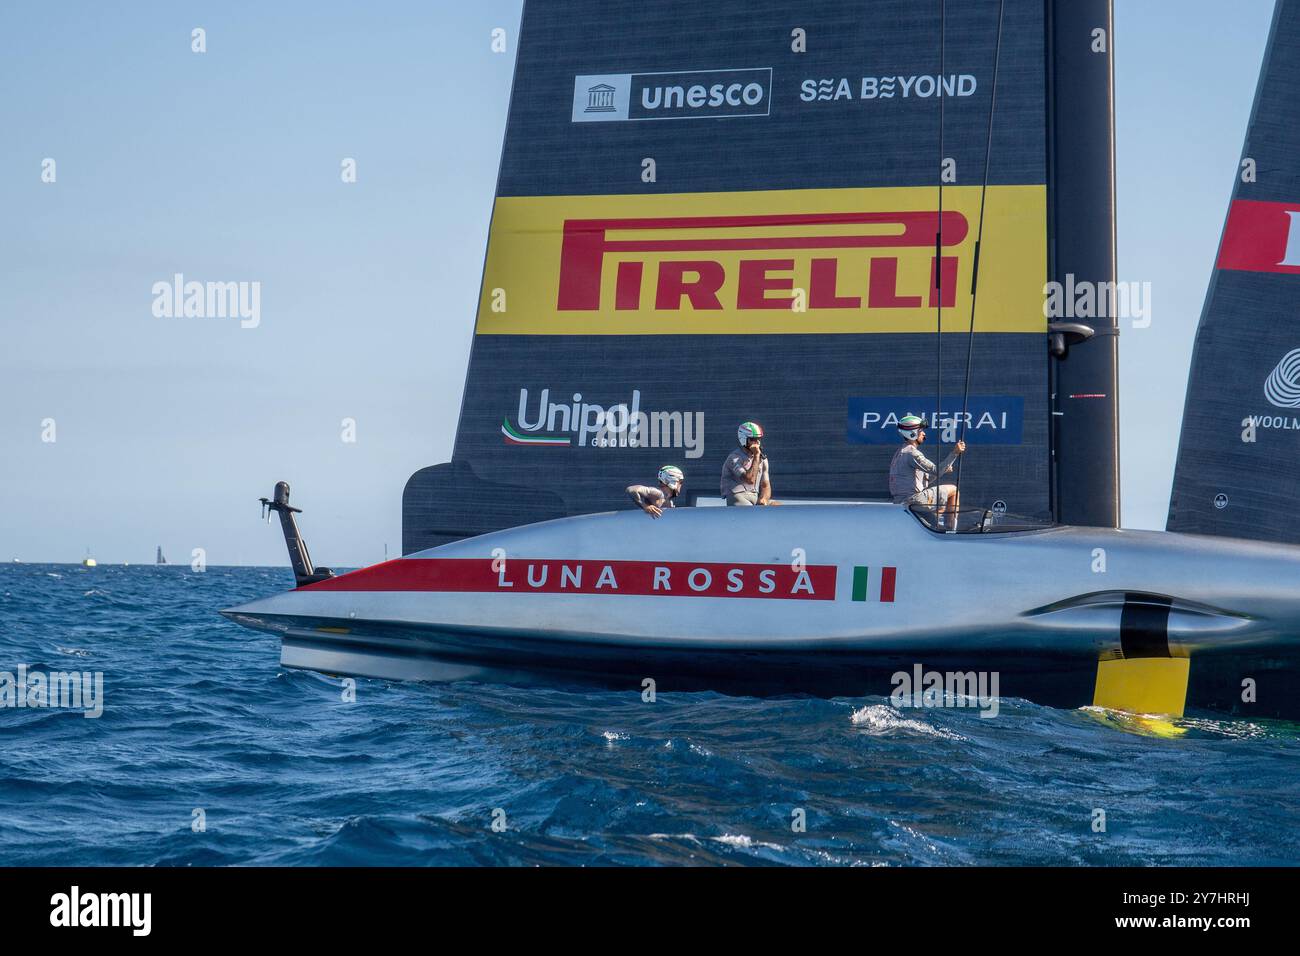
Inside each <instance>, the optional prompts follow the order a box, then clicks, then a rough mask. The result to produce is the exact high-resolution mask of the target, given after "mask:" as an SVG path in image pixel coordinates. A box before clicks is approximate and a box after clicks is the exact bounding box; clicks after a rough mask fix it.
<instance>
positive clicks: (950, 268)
mask: <svg viewBox="0 0 1300 956" xmlns="http://www.w3.org/2000/svg"><path fill="white" fill-rule="evenodd" d="M938 198H939V197H938V191H937V190H936V189H935V188H934V187H895V188H881V189H791V190H770V191H758V192H731V193H678V194H669V195H655V196H502V197H498V198H497V200H496V207H495V211H494V213H493V217H492V231H491V236H490V238H489V242H488V253H487V267H486V270H485V273H484V281H483V296H482V300H481V301H480V303H479V312H478V325H477V329H476V331H477V332H478V334H480V335H655V334H683V333H685V334H691V333H694V334H701V335H726V334H734V333H745V334H756V333H759V334H798V333H860V332H933V331H934V329H935V314H936V306H937V305H938V304H939V303H940V302H942V304H943V330H944V331H945V332H965V331H966V330H967V329H968V327H969V323H970V321H971V272H972V269H973V264H974V253H975V241H976V235H977V233H978V231H979V225H980V188H979V187H978V186H949V187H946V188H945V189H944V191H943V213H942V219H941V218H940V213H939V206H938ZM1046 216H1047V212H1046V189H1045V187H1043V186H1041V185H1037V186H1034V185H1030V186H990V187H989V188H988V194H987V198H986V201H985V209H984V231H983V241H982V243H981V254H980V267H979V268H980V275H979V307H978V312H977V313H976V315H975V331H976V332H1043V331H1045V329H1046V319H1045V318H1044V315H1043V283H1044V281H1045V277H1046V272H1047V240H1046V236H1047V221H1046ZM941 224H942V230H940V225H941ZM940 231H941V232H942V253H941V255H939V256H936V252H935V248H936V247H935V243H936V234H938V233H940ZM937 262H941V265H939V266H938V267H937V268H936V265H937ZM936 276H937V279H938V282H937V285H938V288H936Z"/></svg>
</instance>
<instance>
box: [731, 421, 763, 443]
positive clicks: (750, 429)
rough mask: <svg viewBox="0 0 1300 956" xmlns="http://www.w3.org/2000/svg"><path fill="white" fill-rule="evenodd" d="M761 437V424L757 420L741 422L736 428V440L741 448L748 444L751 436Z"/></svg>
mask: <svg viewBox="0 0 1300 956" xmlns="http://www.w3.org/2000/svg"><path fill="white" fill-rule="evenodd" d="M762 437H763V426H762V425H760V424H759V423H758V422H741V423H740V427H739V428H737V429H736V440H737V441H739V442H740V447H741V448H744V447H745V446H746V445H747V444H749V440H750V439H751V438H762Z"/></svg>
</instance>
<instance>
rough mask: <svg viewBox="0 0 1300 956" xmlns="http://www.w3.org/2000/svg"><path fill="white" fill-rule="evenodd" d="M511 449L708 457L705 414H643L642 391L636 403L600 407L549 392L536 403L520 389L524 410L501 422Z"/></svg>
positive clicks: (637, 392)
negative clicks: (672, 451) (663, 451)
mask: <svg viewBox="0 0 1300 956" xmlns="http://www.w3.org/2000/svg"><path fill="white" fill-rule="evenodd" d="M501 434H502V435H503V436H504V437H505V442H506V444H507V445H542V446H548V447H560V448H568V447H573V446H575V445H576V446H577V447H579V448H586V447H592V448H680V449H684V452H685V457H686V458H690V459H694V458H699V457H700V456H702V455H703V454H704V412H701V411H681V410H673V411H667V410H662V411H643V410H642V408H641V391H640V390H639V389H633V390H632V400H631V401H630V402H618V403H615V404H613V405H609V406H605V405H598V404H595V403H592V402H587V401H584V400H583V397H582V393H581V392H574V393H573V398H572V400H571V401H570V400H568V397H567V395H566V396H565V400H563V401H559V402H553V401H551V390H550V389H549V388H543V389H542V390H541V392H540V393H538V395H537V398H536V399H535V404H534V401H533V400H530V398H529V394H528V389H526V388H521V389H520V390H519V408H518V414H517V415H516V416H515V420H514V421H513V422H512V421H511V420H510V418H509V416H507V417H506V418H505V419H504V420H503V421H502V423H501Z"/></svg>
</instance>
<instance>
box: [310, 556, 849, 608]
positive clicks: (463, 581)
mask: <svg viewBox="0 0 1300 956" xmlns="http://www.w3.org/2000/svg"><path fill="white" fill-rule="evenodd" d="M835 587H836V567H835V565H833V564H820V565H818V564H803V565H800V566H798V567H795V566H793V565H790V564H747V563H739V562H697V561H601V560H594V559H592V560H588V559H564V558H524V557H518V558H511V557H506V558H398V559H396V560H394V561H386V562H384V563H383V564H376V565H374V566H373V567H369V568H362V569H361V570H359V571H353V572H351V573H350V574H344V575H341V576H339V577H337V578H329V579H327V580H325V581H320V582H317V583H316V584H310V585H307V586H306V588H305V589H306V590H313V591H442V592H477V593H497V594H592V595H596V594H610V595H620V594H622V595H642V596H644V595H649V596H657V597H716V598H759V599H768V600H796V601H833V600H835Z"/></svg>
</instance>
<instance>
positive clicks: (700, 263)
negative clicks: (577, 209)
mask: <svg viewBox="0 0 1300 956" xmlns="http://www.w3.org/2000/svg"><path fill="white" fill-rule="evenodd" d="M941 223H942V226H941ZM846 225H847V226H852V227H856V228H857V234H855V235H854V234H845V233H843V232H840V231H838V230H835V231H832V229H831V227H839V226H846ZM941 228H942V235H943V246H944V247H949V248H950V247H952V246H956V245H958V244H960V243H961V241H962V240H963V239H965V238H966V235H967V233H968V232H969V223H968V222H967V220H966V217H965V216H963V215H962V214H961V213H959V212H952V211H948V212H944V213H943V215H942V219H941V217H940V214H939V213H938V212H931V211H922V212H902V211H900V212H885V213H866V212H864V213H810V214H803V215H798V214H796V215H789V216H782V215H773V216H730V217H717V216H694V217H664V218H657V219H649V218H645V219H567V220H565V223H564V240H565V241H564V247H563V250H562V251H561V253H560V288H559V295H558V296H557V302H556V307H557V308H558V309H559V310H560V311H562V312H595V311H599V310H600V308H601V302H602V292H603V288H602V278H603V276H604V272H605V269H604V266H605V260H606V258H607V257H611V258H617V259H618V260H619V261H618V263H617V267H616V269H615V276H614V311H615V312H620V311H627V312H636V311H639V310H640V309H641V308H642V306H643V305H644V304H648V303H649V302H650V301H653V303H654V308H655V310H656V311H658V312H661V313H673V312H680V311H682V310H683V309H686V308H690V309H691V310H694V311H701V310H713V311H718V310H721V309H722V308H723V307H724V306H723V302H724V299H725V301H726V304H727V306H729V307H732V308H734V309H735V310H736V311H738V312H745V311H753V310H760V309H783V310H786V311H790V310H792V309H794V308H795V305H796V303H795V296H794V289H795V279H796V273H797V272H799V271H801V270H797V269H796V260H795V258H794V251H795V250H799V254H800V255H802V254H803V250H822V252H821V253H820V254H816V253H814V254H813V255H812V256H811V257H810V258H809V259H808V261H807V270H808V271H807V276H806V287H807V306H808V307H809V308H818V309H861V308H863V305H864V304H865V305H866V306H867V307H868V308H910V309H922V308H926V307H928V308H933V307H934V306H936V305H938V304H939V293H940V290H939V289H936V288H935V283H934V280H933V274H934V271H935V268H936V263H937V262H938V259H937V258H936V257H934V256H931V257H930V269H931V278H930V280H929V281H927V282H926V284H925V285H924V286H919V287H913V288H900V286H899V275H898V273H899V256H898V255H897V254H894V255H889V254H877V255H872V256H870V257H869V258H867V261H866V263H865V265H866V267H867V268H866V269H865V270H861V272H862V273H863V274H859V275H858V276H857V277H856V278H857V279H859V280H863V279H865V282H862V281H859V282H856V283H855V282H854V281H853V279H851V278H849V277H848V276H845V278H844V279H843V281H841V278H840V266H841V261H840V257H839V256H838V255H833V254H828V253H834V252H836V251H838V250H840V249H844V248H850V249H881V250H897V249H900V248H917V249H926V250H931V249H933V248H934V245H935V236H936V235H939V234H940V230H941ZM737 232H742V233H743V235H736V233H737ZM638 234H639V235H643V236H647V237H648V238H644V239H637V238H632V237H633V236H635V235H638ZM661 236H662V238H660V237H661ZM722 252H743V253H745V254H744V255H742V256H741V257H740V258H739V260H738V262H737V263H736V266H735V269H734V274H733V272H732V270H730V269H729V268H728V265H729V264H728V263H727V262H726V261H725V260H724V259H722V258H721V257H716V258H715V257H712V256H709V253H722ZM627 253H645V254H665V253H668V254H672V253H678V254H684V253H690V254H691V255H690V256H689V257H688V258H680V259H679V258H672V259H665V260H662V261H660V262H658V263H657V264H656V265H657V268H656V269H655V272H654V276H653V278H650V279H647V277H646V269H645V266H646V260H645V259H644V258H641V257H638V258H624V256H625V255H626V254H627ZM750 253H752V254H753V255H749V254H750ZM801 264H802V263H801ZM858 265H859V267H860V266H861V265H863V263H858ZM943 268H944V271H945V272H946V273H947V275H946V278H947V280H948V281H947V282H945V283H943V286H944V288H943V292H944V301H943V305H945V306H946V307H948V308H951V307H952V306H953V305H954V304H955V303H956V292H957V290H956V274H957V259H956V258H955V257H953V256H944V257H943ZM846 271H847V270H846ZM853 286H857V287H858V288H857V289H856V292H857V294H849V293H850V291H854V290H852V289H851V287H853ZM927 296H928V298H927Z"/></svg>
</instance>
